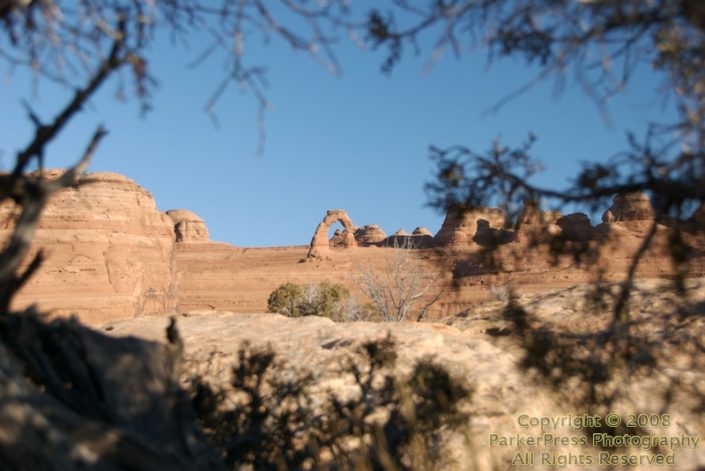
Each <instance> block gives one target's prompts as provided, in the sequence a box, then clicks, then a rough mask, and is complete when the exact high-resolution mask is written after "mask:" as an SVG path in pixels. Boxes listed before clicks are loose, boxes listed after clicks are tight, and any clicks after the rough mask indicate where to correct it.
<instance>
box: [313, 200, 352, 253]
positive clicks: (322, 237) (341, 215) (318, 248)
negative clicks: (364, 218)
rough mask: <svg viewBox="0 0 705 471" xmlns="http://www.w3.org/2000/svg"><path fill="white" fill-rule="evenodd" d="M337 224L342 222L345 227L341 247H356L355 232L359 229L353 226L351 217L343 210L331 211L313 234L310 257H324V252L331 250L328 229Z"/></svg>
mask: <svg viewBox="0 0 705 471" xmlns="http://www.w3.org/2000/svg"><path fill="white" fill-rule="evenodd" d="M336 222H340V224H342V225H343V228H344V229H345V231H344V232H343V233H344V234H345V236H344V240H343V241H341V242H340V244H341V245H340V246H341V247H355V246H357V243H356V242H355V236H354V235H353V234H354V233H355V230H356V229H357V227H355V225H354V224H353V222H352V220H351V219H350V216H348V213H346V212H345V211H344V210H342V209H329V210H328V211H327V212H326V216H325V217H324V218H323V221H321V223H320V224H318V226H317V227H316V232H314V234H313V238H312V239H311V245H310V246H309V251H308V257H309V258H311V257H319V256H321V255H323V253H322V252H325V251H326V250H328V249H330V241H329V240H328V229H330V226H331V225H332V224H334V223H336Z"/></svg>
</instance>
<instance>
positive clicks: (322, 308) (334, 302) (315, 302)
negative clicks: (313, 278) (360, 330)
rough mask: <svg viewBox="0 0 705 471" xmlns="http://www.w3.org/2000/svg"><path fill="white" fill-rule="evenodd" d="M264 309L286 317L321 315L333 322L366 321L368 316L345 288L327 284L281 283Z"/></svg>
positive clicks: (366, 311)
mask: <svg viewBox="0 0 705 471" xmlns="http://www.w3.org/2000/svg"><path fill="white" fill-rule="evenodd" d="M267 309H268V310H269V311H270V312H278V313H279V314H283V315H285V316H289V317H300V316H324V317H328V318H330V319H333V320H334V321H337V322H342V321H355V320H367V319H369V318H370V316H371V315H372V313H371V311H370V309H369V307H367V306H361V305H359V304H358V303H357V301H356V300H355V298H353V297H352V296H350V291H349V290H348V289H347V288H346V287H345V286H343V285H342V284H340V283H331V282H329V281H324V282H322V283H320V284H318V285H313V284H306V285H297V284H295V283H284V284H283V285H281V286H280V287H279V288H277V289H276V290H274V291H273V292H272V293H271V294H270V295H269V300H268V301H267Z"/></svg>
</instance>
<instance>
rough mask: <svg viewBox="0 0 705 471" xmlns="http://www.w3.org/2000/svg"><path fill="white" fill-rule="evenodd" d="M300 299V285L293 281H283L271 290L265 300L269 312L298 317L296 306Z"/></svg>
mask: <svg viewBox="0 0 705 471" xmlns="http://www.w3.org/2000/svg"><path fill="white" fill-rule="evenodd" d="M301 299H302V290H301V286H300V285H297V284H294V283H284V284H283V285H281V286H280V287H279V288H277V289H275V290H274V291H272V293H271V294H270V295H269V299H268V300H267V309H268V310H269V312H278V313H279V314H284V315H285V316H289V317H298V316H300V315H301V314H300V313H299V310H298V307H299V304H300V302H301Z"/></svg>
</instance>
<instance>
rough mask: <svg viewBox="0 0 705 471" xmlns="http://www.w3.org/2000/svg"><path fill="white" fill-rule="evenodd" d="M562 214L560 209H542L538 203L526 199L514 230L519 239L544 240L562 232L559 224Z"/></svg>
mask: <svg viewBox="0 0 705 471" xmlns="http://www.w3.org/2000/svg"><path fill="white" fill-rule="evenodd" d="M561 216H562V215H561V212H560V211H541V210H540V209H539V205H538V203H536V202H534V201H526V202H525V204H524V209H522V211H521V212H520V213H519V216H517V220H516V224H515V225H514V231H515V232H516V233H517V236H518V237H519V239H523V240H528V239H533V240H542V239H543V238H545V237H549V236H552V235H556V234H559V233H560V232H561V228H560V227H558V224H557V221H558V219H560V217H561Z"/></svg>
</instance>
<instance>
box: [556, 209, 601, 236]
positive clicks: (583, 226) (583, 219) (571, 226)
mask: <svg viewBox="0 0 705 471" xmlns="http://www.w3.org/2000/svg"><path fill="white" fill-rule="evenodd" d="M557 224H558V226H559V227H560V228H561V235H562V236H563V238H564V239H566V240H569V241H573V242H586V241H588V240H592V239H594V238H595V236H596V230H595V228H594V227H593V226H592V224H591V223H590V218H588V216H587V214H585V213H573V214H568V215H566V216H563V217H562V218H560V219H558V221H557Z"/></svg>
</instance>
